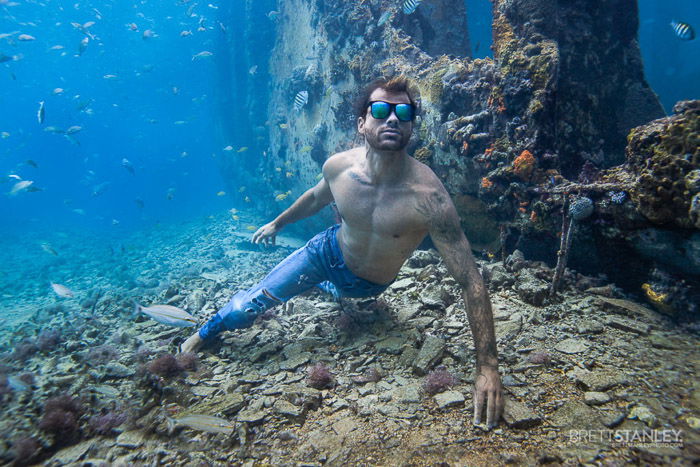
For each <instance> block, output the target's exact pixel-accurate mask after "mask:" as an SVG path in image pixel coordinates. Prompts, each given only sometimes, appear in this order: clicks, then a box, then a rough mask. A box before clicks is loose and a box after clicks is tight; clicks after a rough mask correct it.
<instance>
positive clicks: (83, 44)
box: [78, 36, 90, 56]
mask: <svg viewBox="0 0 700 467" xmlns="http://www.w3.org/2000/svg"><path fill="white" fill-rule="evenodd" d="M89 43H90V38H89V37H87V36H86V37H83V39H82V40H81V41H80V44H78V56H80V55H82V54H83V52H85V50H86V49H87V46H88V44H89Z"/></svg>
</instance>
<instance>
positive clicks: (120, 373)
mask: <svg viewBox="0 0 700 467" xmlns="http://www.w3.org/2000/svg"><path fill="white" fill-rule="evenodd" d="M104 375H105V377H106V378H127V377H129V376H133V375H134V370H132V369H131V368H128V367H126V366H124V365H122V364H121V363H118V362H109V363H108V364H107V365H105V370H104Z"/></svg>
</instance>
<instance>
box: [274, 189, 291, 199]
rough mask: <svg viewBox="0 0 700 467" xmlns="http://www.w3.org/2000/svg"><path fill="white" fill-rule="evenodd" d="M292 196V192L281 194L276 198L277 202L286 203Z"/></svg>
mask: <svg viewBox="0 0 700 467" xmlns="http://www.w3.org/2000/svg"><path fill="white" fill-rule="evenodd" d="M291 194H292V191H291V190H290V191H287V192H286V193H281V194H279V195H277V196H275V201H284V200H285V199H287V197H288V196H289V195H291Z"/></svg>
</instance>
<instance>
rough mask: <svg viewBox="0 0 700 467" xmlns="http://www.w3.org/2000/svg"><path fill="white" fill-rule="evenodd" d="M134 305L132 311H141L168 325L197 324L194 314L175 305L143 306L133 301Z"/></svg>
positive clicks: (185, 326)
mask: <svg viewBox="0 0 700 467" xmlns="http://www.w3.org/2000/svg"><path fill="white" fill-rule="evenodd" d="M134 307H135V308H134V313H143V314H145V315H148V316H150V317H151V318H153V319H154V320H155V321H157V322H159V323H161V324H166V325H168V326H174V327H177V328H189V327H192V326H195V325H196V324H197V321H196V320H195V319H194V316H192V315H191V314H189V313H187V312H186V311H185V310H183V309H182V308H178V307H176V306H171V305H153V306H147V307H144V306H141V305H139V304H138V303H137V302H134Z"/></svg>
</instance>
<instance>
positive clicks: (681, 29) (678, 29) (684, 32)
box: [18, 20, 695, 41]
mask: <svg viewBox="0 0 700 467" xmlns="http://www.w3.org/2000/svg"><path fill="white" fill-rule="evenodd" d="M671 27H672V28H673V32H674V33H675V34H676V36H677V37H678V38H679V39H682V40H684V41H692V40H693V39H695V30H694V29H693V27H692V26H691V25H690V24H688V23H684V22H682V21H675V20H673V21H671ZM18 39H19V38H18Z"/></svg>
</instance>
